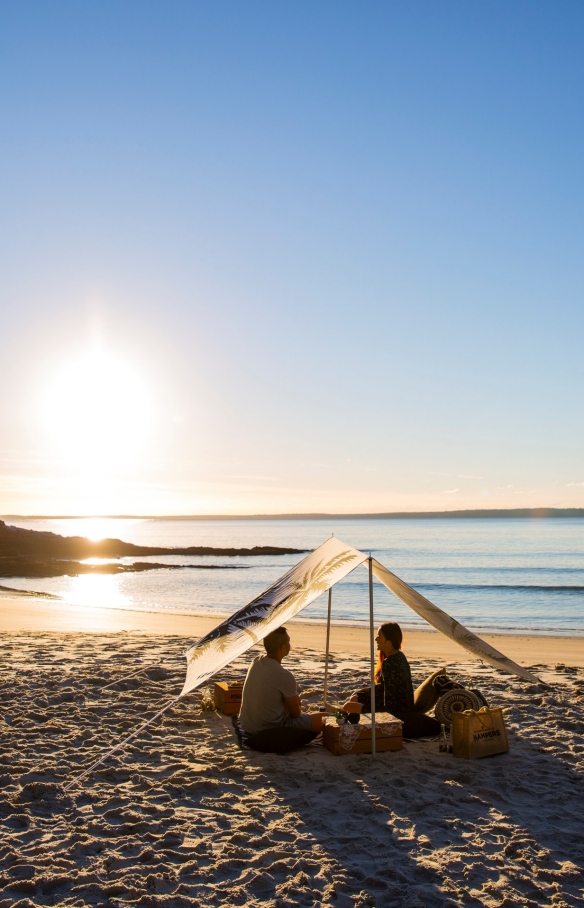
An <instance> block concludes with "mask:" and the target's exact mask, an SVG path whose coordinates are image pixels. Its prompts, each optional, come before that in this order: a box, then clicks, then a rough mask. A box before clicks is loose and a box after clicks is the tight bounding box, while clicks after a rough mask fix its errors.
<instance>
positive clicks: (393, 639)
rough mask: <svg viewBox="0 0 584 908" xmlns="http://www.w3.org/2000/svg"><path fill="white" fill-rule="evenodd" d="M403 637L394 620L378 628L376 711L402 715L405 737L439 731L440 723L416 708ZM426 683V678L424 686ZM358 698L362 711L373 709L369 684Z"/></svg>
mask: <svg viewBox="0 0 584 908" xmlns="http://www.w3.org/2000/svg"><path fill="white" fill-rule="evenodd" d="M402 640H403V634H402V631H401V627H400V626H399V624H396V623H395V621H388V622H387V623H386V624H382V625H381V627H380V628H379V630H378V632H377V637H376V642H377V649H378V650H379V657H378V660H377V667H376V669H375V711H376V712H386V713H391V714H392V716H395V717H396V718H397V719H401V720H402V722H403V724H404V727H403V733H404V737H406V738H419V737H422V736H423V735H437V734H438V733H439V731H440V723H439V722H438V721H437V720H436V719H432V718H431V717H430V716H426V715H424V711H423V708H422V709H420V707H418V708H417V709H416V705H415V703H414V686H413V684H412V673H411V671H410V665H409V662H408V660H407V659H406V657H405V656H404V654H403V653H402V651H401V645H402ZM425 686H426V683H425V682H424V685H422V687H425ZM355 698H356V699H357V700H358V701H359V702H360V703H361V704H362V705H363V712H365V713H368V712H371V689H370V688H364V689H363V690H360V691H358V692H357V694H356V695H355ZM355 698H354V699H355ZM434 702H435V700H434Z"/></svg>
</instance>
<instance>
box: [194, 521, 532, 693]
mask: <svg viewBox="0 0 584 908" xmlns="http://www.w3.org/2000/svg"><path fill="white" fill-rule="evenodd" d="M367 560H368V556H367V555H365V554H363V552H359V551H357V549H354V548H352V547H351V546H349V545H346V544H345V543H344V542H341V540H340V539H336V538H335V537H331V538H330V539H328V540H327V541H326V542H324V543H323V544H322V545H321V546H319V547H318V548H317V549H315V550H314V552H312V554H310V555H308V556H307V557H306V558H304V559H303V560H302V561H301V562H300V563H299V564H297V565H296V566H295V567H293V568H291V569H290V570H289V571H288V572H287V573H286V574H284V576H283V577H280V579H279V580H278V581H276V583H274V584H273V585H272V586H270V587H268V589H267V590H265V591H264V592H263V593H262V594H261V595H260V596H258V597H257V599H254V600H253V602H250V603H249V605H246V606H244V607H243V608H242V609H240V610H239V611H238V612H236V613H235V614H234V615H232V616H231V618H228V619H227V620H226V621H223V623H222V624H219V625H218V626H217V627H216V628H214V629H213V630H212V631H210V632H209V633H208V634H207V635H206V636H205V637H202V638H201V639H200V640H198V641H197V643H195V644H194V645H193V646H191V648H190V649H189V650H188V651H187V653H186V658H187V674H186V678H185V683H184V687H183V689H182V691H181V693H180V696H181V697H183V696H184V695H185V694H188V693H189V692H190V691H192V690H195V688H197V687H200V685H201V684H203V683H204V682H205V681H208V680H209V678H211V677H212V676H213V675H214V674H216V673H217V672H218V671H220V670H221V669H222V668H224V667H225V666H226V665H228V664H229V663H230V662H232V661H233V660H234V659H236V658H237V657H238V656H241V654H242V653H244V652H245V651H246V650H247V649H249V648H250V647H252V646H253V645H254V644H255V643H259V642H260V640H263V639H264V637H265V636H267V634H269V633H270V632H271V631H273V630H275V629H276V628H277V627H280V626H281V625H283V624H285V623H286V621H288V620H289V619H290V618H293V617H294V615H296V614H298V612H299V611H301V610H302V609H303V608H306V606H307V605H310V603H311V602H314V600H315V599H317V598H318V597H319V596H320V595H321V594H322V593H324V592H325V591H326V590H328V589H329V588H330V587H331V586H334V585H335V583H338V581H339V580H342V579H343V577H346V576H347V574H350V573H351V571H353V570H354V569H355V568H356V567H358V566H359V565H360V564H363V563H364V562H365V561H367ZM372 568H373V574H374V576H375V577H376V578H377V580H379V581H380V582H381V583H383V585H384V586H385V587H387V589H388V590H391V592H392V593H394V594H395V595H396V596H397V597H398V598H399V599H401V600H402V602H405V603H406V605H408V606H409V607H410V608H411V609H413V610H414V611H415V612H416V613H417V614H418V615H420V617H421V618H424V619H425V620H426V621H427V622H428V623H429V624H431V625H432V627H435V628H436V630H438V631H440V632H441V633H442V634H445V635H446V636H447V637H450V639H451V640H454V641H455V643H458V644H459V645H460V646H463V647H464V648H465V649H466V650H468V652H469V653H472V654H473V656H476V657H477V658H478V659H482V660H484V661H485V662H488V663H489V664H490V665H494V666H495V667H496V668H500V669H502V670H503V671H505V672H510V673H511V674H514V675H518V676H519V677H520V678H525V679H526V680H527V681H533V682H535V683H536V684H537V683H539V679H538V678H537V677H536V676H535V675H533V674H531V672H529V671H527V669H525V668H522V667H521V666H520V665H517V663H516V662H513V661H512V660H511V659H508V658H507V656H504V655H503V653H500V652H499V651H498V650H496V649H495V648H494V647H492V646H490V645H489V644H488V643H486V642H485V641H484V640H481V638H480V637H478V636H477V635H476V634H473V632H472V631H469V630H468V629H467V628H465V627H464V626H463V625H462V624H460V623H459V622H458V621H456V620H455V619H454V618H451V617H450V615H447V614H446V612H443V611H442V609H439V608H438V607H437V606H436V605H434V604H433V603H432V602H430V601H429V600H428V599H426V598H425V597H424V596H422V595H420V593H417V592H416V590H414V589H412V587H411V586H408V584H407V583H404V581H403V580H400V579H399V577H396V575H395V574H392V573H391V571H388V570H387V568H385V567H384V566H383V565H382V564H380V563H379V561H376V560H375V559H372ZM381 623H382V622H381Z"/></svg>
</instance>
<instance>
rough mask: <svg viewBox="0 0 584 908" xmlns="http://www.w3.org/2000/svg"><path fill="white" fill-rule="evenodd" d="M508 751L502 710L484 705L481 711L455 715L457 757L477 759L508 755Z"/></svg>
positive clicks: (453, 729)
mask: <svg viewBox="0 0 584 908" xmlns="http://www.w3.org/2000/svg"><path fill="white" fill-rule="evenodd" d="M508 750H509V743H508V741H507V732H506V731H505V722H504V721H503V711H502V710H501V709H499V707H496V708H495V709H489V707H488V706H483V708H482V709H479V710H474V709H465V710H464V711H463V712H458V713H457V712H453V713H452V753H453V754H454V756H455V757H465V758H466V759H467V760H474V759H476V758H477V757H491V756H493V754H505V753H507V751H508Z"/></svg>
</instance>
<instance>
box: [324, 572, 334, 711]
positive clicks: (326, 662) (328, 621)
mask: <svg viewBox="0 0 584 908" xmlns="http://www.w3.org/2000/svg"><path fill="white" fill-rule="evenodd" d="M332 603H333V588H332V586H330V587H329V594H328V611H327V616H326V654H325V657H324V692H323V695H322V702H323V705H324V706H326V705H327V701H328V668H329V649H330V642H331V609H332Z"/></svg>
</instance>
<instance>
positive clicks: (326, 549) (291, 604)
mask: <svg viewBox="0 0 584 908" xmlns="http://www.w3.org/2000/svg"><path fill="white" fill-rule="evenodd" d="M366 562H367V568H368V571H369V634H370V647H371V694H372V696H371V705H372V708H371V723H372V728H373V734H372V739H371V745H372V753H373V755H375V731H374V729H375V706H374V704H375V696H374V691H373V689H374V684H375V682H374V631H373V577H376V578H377V580H379V581H380V582H381V583H382V584H383V585H384V586H385V587H387V589H388V590H391V592H392V593H394V594H395V595H396V596H397V597H398V599H401V600H402V602H405V604H406V605H409V607H410V608H411V609H413V610H414V612H416V613H417V614H418V615H419V616H420V617H421V618H424V620H425V621H427V622H428V624H431V625H432V627H435V628H436V630H438V631H440V633H442V634H445V635H446V636H447V637H450V639H451V640H454V642H455V643H458V644H459V645H460V646H462V647H464V649H466V650H468V652H469V653H471V654H472V655H473V656H476V657H477V658H478V659H482V660H483V661H484V662H488V663H489V664H490V665H494V666H495V668H500V669H502V670H503V671H505V672H510V673H511V674H513V675H518V676H519V677H520V678H525V680H526V681H532V682H534V683H536V684H539V683H541V682H540V681H539V678H537V677H536V676H535V675H532V673H531V672H529V671H527V669H525V668H522V667H521V666H520V665H517V663H516V662H513V661H512V660H511V659H508V658H507V656H504V655H503V653H500V652H499V651H498V650H496V649H495V648H494V647H492V646H490V645H489V644H488V643H486V642H485V641H484V640H481V638H480V637H477V635H476V634H473V632H472V631H469V630H467V628H466V627H463V625H462V624H460V623H459V622H458V621H456V620H455V619H454V618H451V617H450V615H447V614H446V612H443V611H442V609H439V608H438V606H436V605H434V604H433V603H432V602H430V601H429V600H428V599H426V598H425V597H424V596H421V595H420V593H417V592H416V590H414V589H412V587H411V586H408V584H407V583H404V581H403V580H400V579H399V577H396V576H395V574H392V573H391V571H388V570H387V568H386V567H384V566H383V565H382V564H380V563H379V561H377V560H376V559H375V558H371V556H370V555H365V554H364V553H363V552H359V551H358V550H357V549H354V548H352V547H351V546H350V545H346V544H345V543H344V542H341V540H340V539H336V538H335V537H334V536H331V538H330V539H327V541H326V542H323V544H322V545H320V546H319V547H318V548H317V549H315V550H314V552H312V553H311V554H310V555H308V556H307V557H306V558H303V560H302V561H301V562H300V563H299V564H297V565H296V566H295V567H293V568H291V569H290V570H289V571H288V572H287V573H286V574H284V575H283V577H280V579H279V580H277V581H276V583H273V584H272V586H270V587H268V589H267V590H265V591H264V592H263V593H262V594H261V595H260V596H258V597H257V598H256V599H254V600H253V601H252V602H250V603H249V605H245V606H244V607H243V608H241V609H240V610H239V611H238V612H235V614H234V615H232V616H231V618H227V620H226V621H223V622H222V623H221V624H219V625H218V626H217V627H215V628H214V629H213V630H212V631H210V632H209V633H208V634H206V636H204V637H201V639H200V640H198V641H197V642H196V643H195V644H194V645H193V646H191V648H190V649H189V650H187V653H186V658H187V673H186V678H185V683H184V685H183V689H182V691H181V692H180V694H179V695H178V697H174V698H173V699H172V700H170V701H169V702H168V703H166V704H165V705H164V706H163V707H162V709H159V710H158V712H157V713H156V714H155V715H154V716H151V717H150V718H149V719H147V720H146V721H145V722H144V723H143V724H142V725H140V727H139V728H137V729H136V730H135V731H133V732H132V733H131V734H130V735H128V737H127V738H125V739H124V740H123V741H120V742H119V743H118V744H116V745H115V746H114V747H112V748H111V750H109V751H108V752H107V753H105V754H103V756H101V757H100V758H99V759H98V760H96V761H95V762H94V763H92V764H91V766H89V767H88V768H87V769H86V770H85V771H84V772H82V773H81V775H79V776H78V777H77V778H76V779H73V780H72V781H71V782H69V784H68V785H66V786H65V791H69V790H70V789H71V788H72V787H73V786H74V785H77V784H78V783H79V782H81V780H82V779H85V778H87V776H88V775H89V774H90V773H91V772H92V771H93V770H94V769H97V767H98V766H100V765H101V764H102V763H104V761H105V760H106V759H107V758H108V757H110V756H112V754H114V753H116V752H117V751H119V750H121V749H122V748H123V747H125V745H126V744H128V743H129V742H130V741H133V740H134V739H135V738H137V737H138V735H139V734H141V732H143V731H144V729H145V728H147V727H148V726H149V725H151V724H152V722H154V721H155V720H156V719H158V718H159V717H160V716H162V715H163V714H164V713H165V712H166V711H167V710H169V709H170V708H171V706H174V704H175V703H177V702H178V701H179V700H180V699H181V697H184V696H186V694H189V693H190V692H191V691H193V690H195V689H196V688H198V687H200V686H201V685H202V684H204V683H205V681H208V680H209V678H211V677H212V676H213V675H216V674H217V672H219V671H221V669H222V668H224V667H225V666H226V665H228V664H229V663H230V662H232V661H233V660H234V659H236V658H237V657H238V656H241V655H242V653H244V652H245V651H246V650H248V649H250V647H252V646H254V644H256V643H259V642H260V641H261V640H263V639H264V637H265V636H267V634H269V633H270V632H271V631H273V630H276V628H278V627H281V625H283V624H285V623H286V621H288V620H289V619H290V618H293V617H294V615H297V614H298V612H300V611H302V609H303V608H306V606H307V605H310V603H311V602H314V600H315V599H318V597H319V596H321V595H322V593H324V592H326V591H327V590H328V591H329V608H328V619H327V646H326V665H325V685H324V686H325V701H326V688H327V671H328V655H329V635H330V620H331V592H330V591H331V589H332V587H333V586H334V585H335V583H338V582H339V580H342V579H343V577H346V576H347V574H350V573H351V571H354V570H355V568H357V567H359V565H365V563H366Z"/></svg>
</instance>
